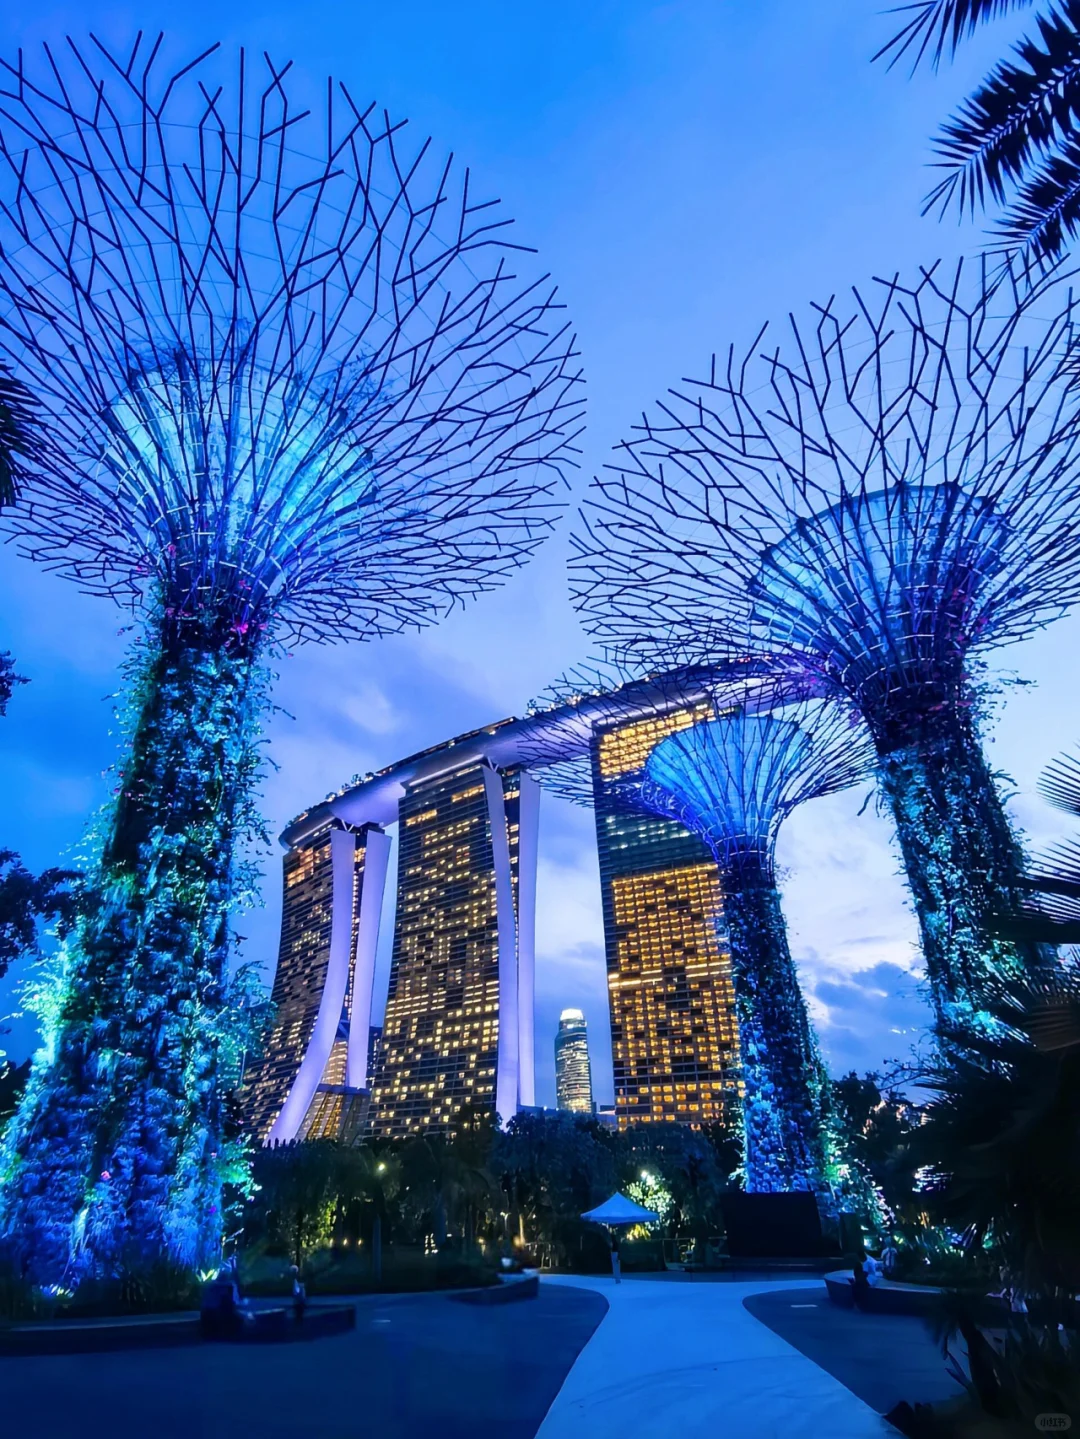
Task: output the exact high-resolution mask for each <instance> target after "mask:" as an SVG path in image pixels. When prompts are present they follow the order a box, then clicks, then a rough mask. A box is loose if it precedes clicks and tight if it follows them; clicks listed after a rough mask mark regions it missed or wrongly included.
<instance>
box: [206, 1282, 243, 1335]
mask: <svg viewBox="0 0 1080 1439" xmlns="http://www.w3.org/2000/svg"><path fill="white" fill-rule="evenodd" d="M249 1317H250V1310H249V1309H248V1306H247V1304H246V1303H245V1302H244V1300H243V1299H241V1297H240V1286H239V1285H238V1284H237V1282H236V1276H235V1275H234V1273H233V1271H232V1270H231V1269H221V1270H219V1271H218V1274H217V1277H216V1278H214V1279H211V1280H210V1282H209V1283H208V1284H204V1285H203V1292H202V1304H201V1306H200V1311H199V1322H200V1327H201V1328H202V1332H203V1334H205V1335H207V1336H208V1337H209V1338H212V1339H227V1338H229V1337H231V1336H233V1335H236V1334H239V1332H240V1330H241V1329H242V1328H243V1327H244V1324H245V1322H246V1321H247V1320H248V1318H249Z"/></svg>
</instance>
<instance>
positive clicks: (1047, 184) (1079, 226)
mask: <svg viewBox="0 0 1080 1439" xmlns="http://www.w3.org/2000/svg"><path fill="white" fill-rule="evenodd" d="M995 233H996V234H997V236H998V238H999V240H1000V242H1001V244H1000V248H1001V249H1002V250H1005V251H1008V252H1010V253H1017V252H1020V253H1022V254H1023V255H1024V256H1025V257H1026V258H1027V259H1028V260H1030V261H1038V260H1044V259H1052V258H1056V257H1057V256H1059V255H1060V254H1061V253H1062V251H1063V250H1064V248H1065V243H1066V240H1069V239H1072V238H1073V237H1074V236H1076V235H1077V234H1078V233H1080V142H1078V141H1077V140H1070V141H1069V142H1068V144H1064V145H1062V147H1061V149H1060V151H1059V152H1058V153H1057V154H1056V155H1051V156H1050V158H1049V159H1048V160H1047V161H1046V163H1045V164H1044V165H1042V166H1041V167H1040V169H1039V170H1038V172H1037V173H1036V174H1035V175H1034V176H1033V177H1032V179H1031V180H1029V181H1028V182H1027V183H1026V184H1025V185H1024V186H1023V188H1022V189H1021V190H1020V192H1019V194H1018V195H1017V197H1016V199H1015V200H1014V201H1013V203H1012V204H1011V205H1010V206H1009V208H1008V210H1007V211H1006V212H1005V215H1004V216H1003V217H1002V219H1001V220H1000V221H999V222H998V225H997V226H996V231H995Z"/></svg>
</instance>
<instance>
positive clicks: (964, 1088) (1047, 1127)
mask: <svg viewBox="0 0 1080 1439" xmlns="http://www.w3.org/2000/svg"><path fill="white" fill-rule="evenodd" d="M1078 999H1080V970H1078V969H1077V967H1076V965H1075V963H1074V964H1072V965H1070V966H1069V967H1068V968H1065V969H1063V970H1062V972H1061V973H1060V974H1059V975H1050V976H1047V977H1046V978H1045V979H1042V980H1027V981H1013V982H1011V983H1003V984H1002V985H1001V986H1000V987H999V990H998V992H997V995H996V997H995V998H994V999H993V1000H992V1001H991V1002H990V1004H989V1013H990V1015H991V1016H992V1018H993V1020H994V1021H995V1023H994V1026H993V1027H992V1028H991V1029H988V1030H986V1031H984V1032H971V1031H968V1030H963V1031H959V1032H957V1031H952V1030H948V1029H945V1030H943V1031H942V1035H941V1037H942V1044H943V1048H942V1057H941V1058H940V1060H939V1061H938V1062H937V1064H936V1065H935V1066H934V1067H933V1068H932V1069H931V1071H930V1072H929V1073H928V1074H927V1075H926V1076H925V1077H924V1078H923V1079H922V1081H921V1082H922V1083H923V1084H924V1085H925V1087H926V1088H927V1089H929V1090H930V1091H931V1094H932V1096H933V1097H932V1099H931V1102H930V1103H929V1104H928V1105H927V1107H926V1111H925V1123H924V1124H923V1125H921V1126H920V1128H919V1129H918V1130H917V1131H916V1132H915V1133H914V1135H913V1136H912V1154H913V1156H914V1157H915V1158H917V1159H918V1160H919V1161H920V1162H921V1163H922V1164H923V1165H924V1166H926V1169H927V1171H928V1174H929V1178H928V1182H927V1188H926V1190H925V1192H924V1193H923V1195H922V1196H921V1197H922V1201H923V1206H924V1208H925V1209H926V1211H927V1212H928V1213H929V1214H930V1216H931V1217H932V1218H933V1219H935V1220H936V1221H937V1222H939V1223H942V1224H944V1225H946V1226H948V1227H949V1228H950V1229H952V1230H954V1231H956V1232H957V1233H958V1234H959V1235H960V1236H962V1239H963V1242H964V1244H965V1245H966V1247H967V1248H969V1249H970V1250H976V1249H982V1248H983V1247H984V1246H989V1247H990V1248H991V1250H992V1252H993V1253H994V1255H995V1256H996V1257H997V1260H998V1262H999V1263H1000V1264H1001V1265H1002V1266H1004V1267H1005V1268H1006V1269H1007V1270H1008V1272H1009V1273H1010V1275H1011V1276H1012V1277H1013V1280H1014V1282H1016V1283H1017V1284H1018V1285H1019V1286H1020V1287H1021V1288H1022V1289H1023V1290H1024V1292H1026V1293H1029V1294H1042V1295H1047V1296H1059V1297H1061V1298H1064V1297H1065V1296H1067V1295H1069V1294H1072V1293H1074V1292H1076V1291H1077V1290H1080V1042H1077V1040H1074V1042H1072V1043H1064V1044H1060V1043H1056V1042H1051V1043H1049V1044H1048V1043H1043V1042H1037V1041H1036V1040H1035V1039H1033V1038H1032V1034H1031V1031H1032V1029H1034V1030H1035V1032H1036V1033H1037V1032H1038V1031H1039V1016H1040V1013H1041V1012H1042V1011H1043V1010H1044V1009H1046V1008H1053V1007H1056V1006H1060V1005H1062V1004H1064V1005H1070V1004H1074V1003H1075V1002H1076V1001H1077V1000H1078Z"/></svg>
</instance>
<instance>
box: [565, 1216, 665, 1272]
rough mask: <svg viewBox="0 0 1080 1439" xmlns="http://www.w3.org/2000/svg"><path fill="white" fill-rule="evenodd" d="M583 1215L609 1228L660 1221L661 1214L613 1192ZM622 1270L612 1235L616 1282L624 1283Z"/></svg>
mask: <svg viewBox="0 0 1080 1439" xmlns="http://www.w3.org/2000/svg"><path fill="white" fill-rule="evenodd" d="M581 1217H582V1219H587V1220H589V1221H590V1222H591V1223H592V1224H603V1225H604V1226H605V1227H606V1228H607V1229H609V1230H615V1229H625V1228H628V1227H629V1226H630V1225H632V1224H659V1223H660V1216H659V1214H657V1213H656V1211H655V1210H653V1209H643V1208H642V1206H641V1205H640V1204H635V1203H634V1201H633V1200H632V1199H627V1197H626V1195H625V1194H613V1195H612V1196H611V1198H610V1199H605V1201H604V1203H603V1204H598V1205H597V1206H596V1208H595V1209H589V1210H587V1211H586V1212H585V1213H584V1214H583V1215H582V1216H581ZM620 1270H621V1265H620V1263H619V1248H618V1243H617V1241H616V1239H615V1237H614V1235H612V1239H611V1272H612V1274H614V1276H615V1283H616V1284H621V1283H622V1274H621V1273H620Z"/></svg>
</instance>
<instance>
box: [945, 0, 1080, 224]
mask: <svg viewBox="0 0 1080 1439" xmlns="http://www.w3.org/2000/svg"><path fill="white" fill-rule="evenodd" d="M1038 30H1039V34H1038V38H1035V37H1028V38H1026V39H1025V40H1023V41H1022V42H1021V43H1020V44H1019V45H1018V46H1017V50H1016V54H1017V58H1016V59H1012V58H1010V59H1008V60H1004V61H1002V62H1001V64H1000V65H998V67H997V68H996V69H995V70H994V71H993V72H992V73H991V75H990V77H989V79H987V80H986V81H985V83H984V84H983V85H982V86H981V88H980V89H979V90H977V91H976V92H975V94H974V95H972V96H971V97H970V99H968V100H966V101H965V102H964V104H963V106H962V107H961V108H960V110H959V111H958V112H957V114H956V115H955V116H954V117H953V118H952V119H951V120H950V121H949V123H948V124H947V125H945V126H944V127H943V128H942V130H941V133H940V134H939V136H938V139H937V141H936V149H937V153H938V155H939V156H940V157H941V158H940V160H939V161H938V162H937V166H938V168H940V169H943V170H945V172H946V174H945V177H944V179H942V180H941V182H940V183H939V184H938V185H937V186H935V188H934V189H933V190H932V191H931V192H930V194H929V195H928V196H927V198H926V201H925V206H924V210H923V213H924V214H925V213H927V211H930V210H937V211H938V212H939V213H942V212H944V211H945V210H946V209H947V208H948V206H949V205H950V204H951V203H952V202H954V201H956V202H957V203H958V204H959V207H960V210H961V211H962V212H963V211H965V210H966V211H969V212H973V211H974V210H975V208H976V207H977V206H979V207H981V206H982V205H984V204H985V202H986V194H987V191H989V192H990V194H991V195H992V196H993V197H994V198H995V199H996V200H998V201H1001V200H1004V199H1005V196H1006V188H1007V186H1008V185H1009V183H1010V182H1017V183H1018V182H1020V181H1022V180H1023V178H1024V177H1025V174H1026V173H1028V172H1029V170H1030V168H1031V166H1032V164H1033V163H1034V162H1035V161H1036V159H1037V158H1038V157H1039V156H1041V155H1044V154H1046V153H1048V152H1050V151H1051V150H1053V149H1055V148H1056V147H1057V146H1058V145H1060V143H1061V142H1062V141H1063V140H1066V139H1067V138H1068V136H1069V135H1070V134H1071V133H1072V131H1073V129H1074V127H1075V123H1076V120H1077V117H1078V116H1080V0H1066V4H1065V5H1064V6H1063V7H1062V9H1061V10H1060V11H1058V12H1055V13H1052V14H1051V15H1049V16H1045V17H1043V16H1040V17H1039V20H1038Z"/></svg>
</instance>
